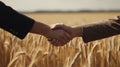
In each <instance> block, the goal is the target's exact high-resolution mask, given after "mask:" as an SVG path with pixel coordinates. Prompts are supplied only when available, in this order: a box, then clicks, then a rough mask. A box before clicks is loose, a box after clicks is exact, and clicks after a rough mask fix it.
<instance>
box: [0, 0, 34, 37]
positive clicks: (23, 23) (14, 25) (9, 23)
mask: <svg viewBox="0 0 120 67" xmlns="http://www.w3.org/2000/svg"><path fill="white" fill-rule="evenodd" d="M34 23H35V21H34V20H33V19H31V18H29V17H27V16H25V15H23V14H20V13H18V12H17V11H15V10H14V9H12V8H11V7H9V6H6V5H5V4H4V3H2V2H1V1H0V27H1V28H2V29H4V30H6V31H8V32H10V33H12V34H13V35H15V36H17V37H19V38H20V39H23V38H24V37H25V36H26V35H27V33H28V32H29V31H30V30H31V28H32V26H33V24H34Z"/></svg>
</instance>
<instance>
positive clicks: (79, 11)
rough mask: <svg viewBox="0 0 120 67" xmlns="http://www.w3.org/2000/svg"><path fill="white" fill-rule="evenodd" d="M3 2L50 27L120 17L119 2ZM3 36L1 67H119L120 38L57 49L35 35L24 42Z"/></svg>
mask: <svg viewBox="0 0 120 67" xmlns="http://www.w3.org/2000/svg"><path fill="white" fill-rule="evenodd" d="M1 1H3V2H4V3H5V4H6V5H8V6H11V7H12V8H13V9H15V10H17V11H19V12H21V13H22V14H25V15H27V16H29V17H31V18H32V19H34V20H37V21H40V22H42V23H45V24H47V25H52V24H55V23H64V24H66V25H70V26H73V25H84V24H85V25H86V24H91V23H100V22H101V21H104V20H106V19H113V18H114V17H116V16H118V15H120V0H1ZM99 21H100V22H99ZM0 34H1V35H0V49H1V50H0V67H120V35H119V36H114V37H110V38H106V39H101V40H96V41H93V42H89V43H84V42H83V40H82V38H81V37H79V38H74V39H73V40H71V41H70V42H69V43H68V44H65V46H63V47H55V46H53V45H52V44H50V43H49V42H48V41H47V39H46V38H44V37H42V36H40V35H36V34H28V35H27V36H26V37H25V39H24V40H22V41H21V40H19V39H18V38H16V37H15V36H13V35H11V34H10V33H8V32H6V31H4V30H0Z"/></svg>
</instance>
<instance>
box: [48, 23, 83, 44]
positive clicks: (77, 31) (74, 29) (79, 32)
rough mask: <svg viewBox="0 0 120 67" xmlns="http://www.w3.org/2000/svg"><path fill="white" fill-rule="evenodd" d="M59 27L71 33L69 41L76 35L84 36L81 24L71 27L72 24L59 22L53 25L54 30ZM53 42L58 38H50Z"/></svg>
mask: <svg viewBox="0 0 120 67" xmlns="http://www.w3.org/2000/svg"><path fill="white" fill-rule="evenodd" d="M58 29H61V30H64V31H65V32H67V33H69V34H70V36H71V38H70V39H68V41H66V43H67V42H69V41H70V40H72V39H73V38H74V37H81V36H82V31H83V29H82V27H81V26H74V27H70V26H67V25H64V24H57V25H55V26H54V27H53V30H58ZM50 41H51V42H53V43H56V42H57V40H56V41H55V40H50Z"/></svg>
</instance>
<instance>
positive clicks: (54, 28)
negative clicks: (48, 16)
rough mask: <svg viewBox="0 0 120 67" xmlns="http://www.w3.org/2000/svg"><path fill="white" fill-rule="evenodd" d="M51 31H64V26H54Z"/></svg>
mask: <svg viewBox="0 0 120 67" xmlns="http://www.w3.org/2000/svg"><path fill="white" fill-rule="evenodd" d="M52 29H53V30H56V29H64V25H63V24H59V25H55V26H54V27H53V28H52Z"/></svg>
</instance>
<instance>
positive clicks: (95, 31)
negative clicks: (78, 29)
mask: <svg viewBox="0 0 120 67" xmlns="http://www.w3.org/2000/svg"><path fill="white" fill-rule="evenodd" d="M117 34H120V18H119V16H118V18H117V19H111V20H108V21H103V22H102V23H101V22H99V23H98V24H91V25H86V26H83V36H82V38H83V40H84V42H89V41H94V40H98V39H102V38H106V37H110V36H113V35H117Z"/></svg>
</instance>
